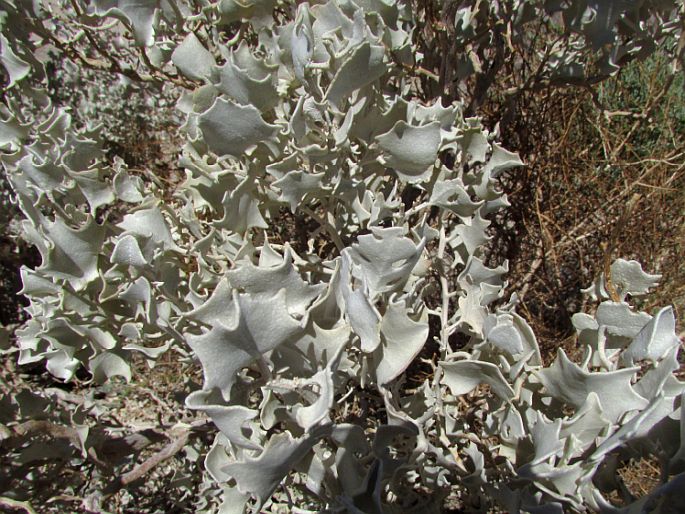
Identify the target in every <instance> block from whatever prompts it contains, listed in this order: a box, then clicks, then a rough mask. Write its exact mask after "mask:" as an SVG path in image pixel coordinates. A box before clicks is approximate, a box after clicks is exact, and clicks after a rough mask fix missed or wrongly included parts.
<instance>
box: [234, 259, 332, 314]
mask: <svg viewBox="0 0 685 514" xmlns="http://www.w3.org/2000/svg"><path fill="white" fill-rule="evenodd" d="M227 276H228V279H229V282H230V284H231V286H232V287H234V288H238V289H240V290H242V291H244V292H246V293H248V294H250V295H251V296H253V297H255V298H257V297H260V296H263V297H265V298H269V297H272V296H273V295H275V294H276V292H277V291H278V290H280V289H284V290H285V297H286V305H287V307H288V312H289V313H290V315H291V316H293V317H297V318H302V317H304V315H305V312H306V311H307V308H308V307H309V306H310V305H311V304H312V302H313V301H314V299H315V298H317V297H318V296H319V295H320V294H321V292H322V291H323V290H324V289H325V288H326V285H325V284H316V285H310V284H309V283H307V282H306V281H304V280H303V279H302V277H301V276H300V274H299V273H298V272H297V269H296V268H295V266H294V265H293V257H292V254H291V250H290V248H287V249H286V251H285V253H284V255H283V257H281V262H280V263H279V264H278V265H275V266H274V265H272V266H255V265H254V264H252V263H251V262H250V261H240V262H239V263H238V264H237V265H236V268H235V269H233V270H231V271H229V272H228V273H227Z"/></svg>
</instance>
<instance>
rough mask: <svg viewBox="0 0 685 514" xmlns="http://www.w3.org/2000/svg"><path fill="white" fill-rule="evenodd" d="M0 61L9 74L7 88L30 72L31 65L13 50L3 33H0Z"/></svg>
mask: <svg viewBox="0 0 685 514" xmlns="http://www.w3.org/2000/svg"><path fill="white" fill-rule="evenodd" d="M5 23H7V22H5ZM0 63H2V65H3V66H4V67H5V70H7V74H8V75H9V84H7V88H11V87H12V86H14V85H15V84H16V83H17V82H19V81H21V80H23V79H24V78H26V77H28V75H29V73H31V65H30V64H29V63H28V62H26V61H25V60H23V59H22V58H21V57H19V56H18V55H17V54H16V53H15V52H14V50H13V49H12V47H11V46H10V43H9V41H8V40H7V38H6V37H5V36H4V35H0Z"/></svg>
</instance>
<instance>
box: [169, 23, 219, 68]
mask: <svg viewBox="0 0 685 514" xmlns="http://www.w3.org/2000/svg"><path fill="white" fill-rule="evenodd" d="M171 62H172V63H174V66H176V67H177V68H178V69H179V71H180V72H181V73H182V74H183V75H185V76H186V77H188V78H190V79H193V80H205V79H208V78H209V76H210V75H211V74H212V70H213V69H214V68H215V67H216V61H215V60H214V57H213V56H212V54H211V53H209V51H208V50H207V49H206V48H205V47H204V46H203V45H202V43H200V40H199V39H198V38H197V36H196V35H195V34H194V33H192V32H189V33H188V35H187V36H186V37H185V39H184V40H183V42H182V43H181V44H180V45H178V46H177V47H176V49H175V50H174V53H172V54H171Z"/></svg>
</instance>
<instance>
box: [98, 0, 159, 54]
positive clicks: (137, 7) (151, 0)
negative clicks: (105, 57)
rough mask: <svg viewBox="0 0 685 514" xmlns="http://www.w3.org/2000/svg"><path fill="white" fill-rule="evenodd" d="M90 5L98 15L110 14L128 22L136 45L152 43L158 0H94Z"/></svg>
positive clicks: (149, 44)
mask: <svg viewBox="0 0 685 514" xmlns="http://www.w3.org/2000/svg"><path fill="white" fill-rule="evenodd" d="M92 6H93V7H94V10H95V13H96V14H98V15H100V16H112V17H114V18H118V19H120V20H122V21H124V22H127V23H130V25H131V26H132V27H133V34H134V36H135V39H136V43H137V44H138V45H141V46H143V45H144V46H151V45H152V44H153V42H154V31H155V28H156V27H155V25H156V22H155V14H156V11H158V10H159V0H94V1H93V4H92Z"/></svg>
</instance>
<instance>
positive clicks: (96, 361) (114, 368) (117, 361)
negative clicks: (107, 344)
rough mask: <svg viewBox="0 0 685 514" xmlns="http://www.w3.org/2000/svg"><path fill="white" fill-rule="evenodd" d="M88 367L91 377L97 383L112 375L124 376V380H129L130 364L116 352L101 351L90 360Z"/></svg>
mask: <svg viewBox="0 0 685 514" xmlns="http://www.w3.org/2000/svg"><path fill="white" fill-rule="evenodd" d="M88 367H89V368H90V372H91V373H92V374H93V379H94V380H95V381H96V382H98V383H103V382H106V381H107V380H109V379H110V378H112V377H114V376H120V377H124V379H125V380H126V382H130V381H131V368H130V366H129V365H128V363H127V362H126V361H125V360H124V359H123V358H122V357H121V356H120V355H117V354H116V353H112V352H106V353H101V354H100V355H97V356H96V357H95V358H93V359H91V360H90V363H89V365H88Z"/></svg>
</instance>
